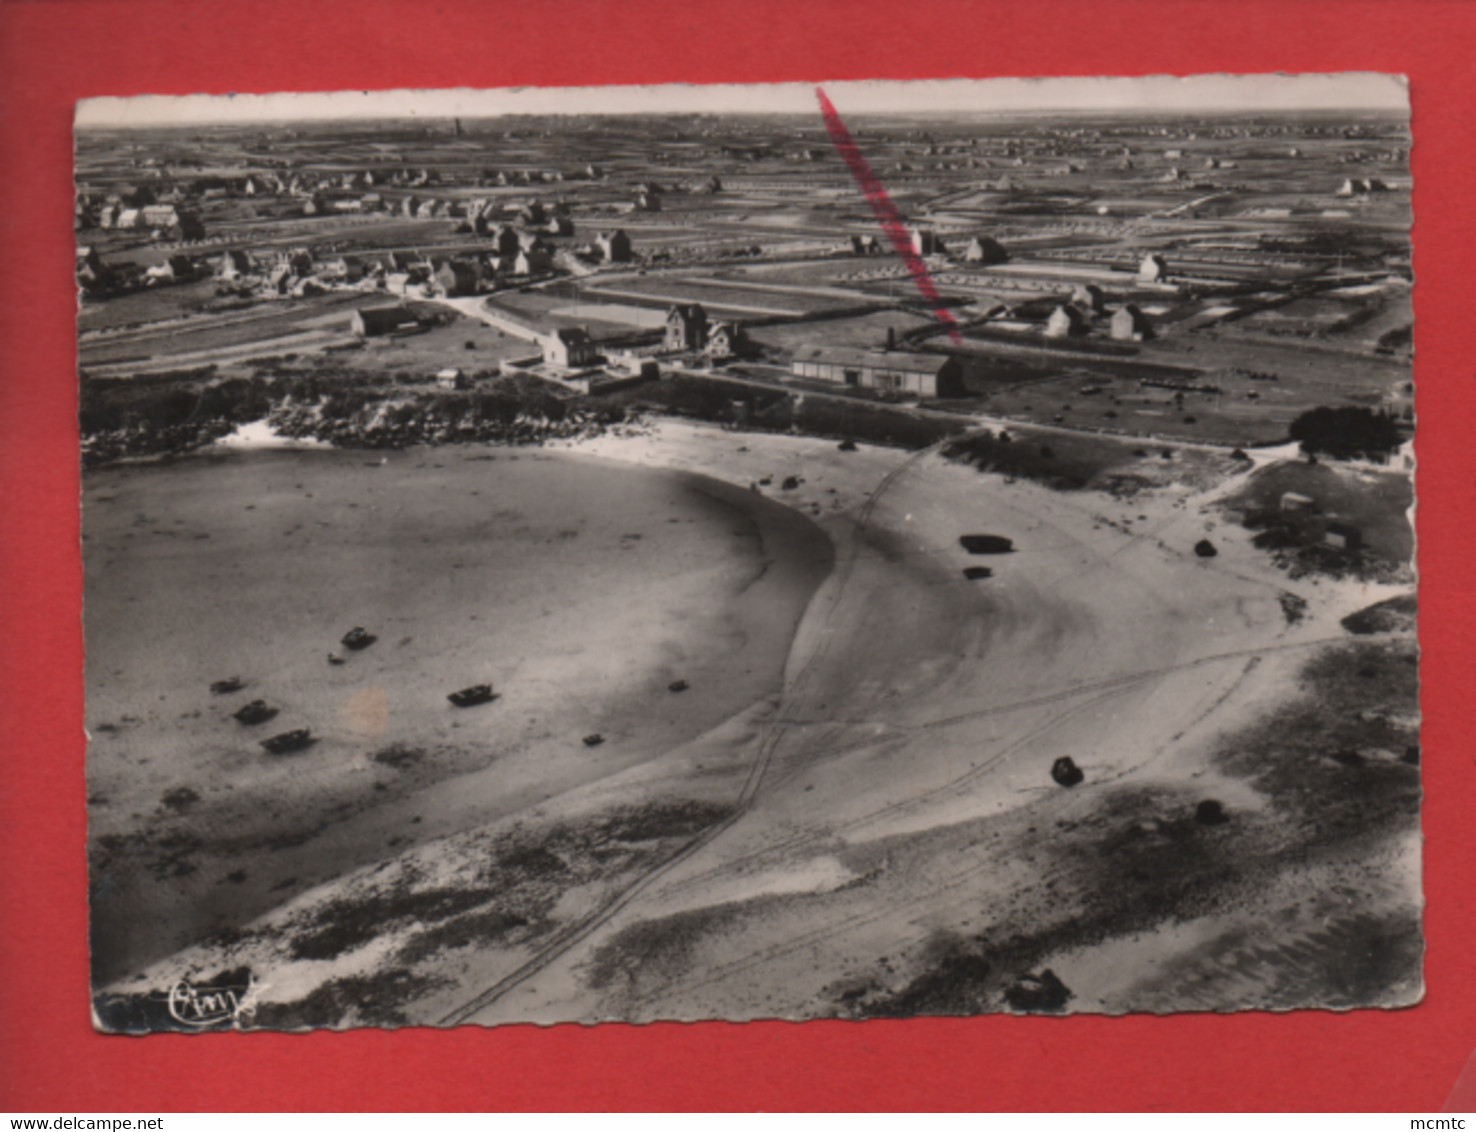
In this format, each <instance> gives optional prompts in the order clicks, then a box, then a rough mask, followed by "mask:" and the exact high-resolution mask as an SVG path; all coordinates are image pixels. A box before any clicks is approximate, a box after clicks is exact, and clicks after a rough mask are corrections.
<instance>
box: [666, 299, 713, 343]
mask: <svg viewBox="0 0 1476 1132" xmlns="http://www.w3.org/2000/svg"><path fill="white" fill-rule="evenodd" d="M705 345H707V312H706V311H705V310H703V309H702V304H701V303H683V304H682V305H681V306H675V307H672V308H671V309H670V310H669V311H667V312H666V350H667V352H668V353H678V352H680V351H682V350H700V349H702V347H704V346H705Z"/></svg>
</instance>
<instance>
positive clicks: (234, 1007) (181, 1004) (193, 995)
mask: <svg viewBox="0 0 1476 1132" xmlns="http://www.w3.org/2000/svg"><path fill="white" fill-rule="evenodd" d="M227 979H229V980H230V981H229V982H228V981H227ZM251 984H252V979H251V976H250V974H249V973H248V974H247V975H246V979H245V982H244V984H242V983H241V982H240V981H238V980H237V979H235V978H231V977H230V976H225V977H222V978H218V979H215V980H213V981H212V982H209V983H202V984H200V985H199V986H196V985H194V984H193V983H191V982H189V980H187V979H181V980H180V981H179V982H177V983H175V984H174V986H172V987H170V988H169V999H168V1002H169V1016H170V1017H171V1018H173V1019H174V1020H175V1021H176V1022H179V1023H180V1024H181V1025H184V1026H188V1027H190V1028H191V1029H196V1030H203V1029H205V1028H207V1027H209V1026H219V1025H221V1024H222V1023H226V1022H234V1021H235V1020H236V1019H238V1018H240V1017H241V1016H242V1015H243V1014H248V1013H250V1009H251V1008H250V1007H249V1006H248V1005H247V1003H246V1000H247V997H248V996H249V995H250V992H251Z"/></svg>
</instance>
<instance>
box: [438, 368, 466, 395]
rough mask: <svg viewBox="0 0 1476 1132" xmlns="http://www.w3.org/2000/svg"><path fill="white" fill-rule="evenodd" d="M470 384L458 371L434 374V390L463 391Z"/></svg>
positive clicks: (451, 370)
mask: <svg viewBox="0 0 1476 1132" xmlns="http://www.w3.org/2000/svg"><path fill="white" fill-rule="evenodd" d="M469 385H471V382H470V381H468V380H467V377H466V375H465V374H464V373H462V372H461V371H460V370H459V369H443V370H441V371H440V372H439V373H437V374H436V388H437V389H445V390H447V391H450V390H453V389H465V388H467V387H468V386H469Z"/></svg>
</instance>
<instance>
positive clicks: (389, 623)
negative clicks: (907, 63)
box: [63, 73, 1424, 1033]
mask: <svg viewBox="0 0 1476 1132" xmlns="http://www.w3.org/2000/svg"><path fill="white" fill-rule="evenodd" d="M1411 144H1412V141H1411V122H1410V109H1409V94H1408V87H1407V84H1406V82H1405V81H1404V79H1403V78H1402V77H1400V76H1398V75H1384V74H1372V73H1346V74H1324V75H1285V74H1262V75H1200V76H1191V77H1187V78H1185V77H1171V76H1162V77H1148V78H1142V77H1138V78H1111V77H1103V78H1041V79H1033V80H1024V79H970V80H947V81H943V80H938V81H931V80H930V81H912V82H891V81H887V82H883V81H877V82H835V83H827V82H823V81H821V82H817V83H809V84H802V83H794V84H782V85H753V86H723V85H712V86H643V87H642V86H632V87H609V88H595V87H591V88H542V89H536V88H520V89H506V90H471V89H461V90H425V91H409V90H404V91H378V92H335V93H323V94H280V95H240V96H220V95H209V96H207V95H199V96H139V97H130V98H93V99H88V100H85V101H83V102H81V103H79V104H78V105H77V114H76V120H75V190H76V224H75V227H76V244H77V249H76V272H77V276H76V277H77V289H78V316H77V361H78V382H79V413H80V435H81V452H80V458H81V463H82V479H81V487H82V499H81V515H82V520H81V531H82V558H83V566H84V570H85V581H84V610H83V629H84V635H85V650H86V660H85V724H86V730H87V761H86V789H87V799H86V801H87V856H88V869H89V880H90V886H89V913H90V924H91V931H90V953H91V978H92V988H91V992H92V1004H93V1023H94V1025H95V1026H96V1027H97V1028H98V1029H100V1030H103V1031H107V1032H112V1033H146V1032H156V1031H186V1032H202V1033H203V1032H212V1031H220V1030H232V1029H236V1030H285V1031H297V1030H309V1029H319V1028H332V1029H348V1028H356V1027H388V1028H394V1027H402V1026H431V1027H446V1026H456V1025H467V1024H469V1025H477V1026H497V1025H504V1024H512V1023H534V1024H540V1025H547V1024H554V1023H567V1022H575V1023H600V1022H628V1023H648V1022H659V1021H698V1020H726V1021H734V1022H738V1021H749V1020H756V1019H785V1020H792V1021H805V1020H812V1019H845V1020H864V1019H876V1018H910V1017H917V1016H941V1015H953V1016H960V1015H981V1014H1000V1013H1012V1014H1022V1015H1041V1014H1045V1015H1069V1014H1082V1013H1085V1014H1107V1015H1122V1014H1174V1013H1181V1012H1230V1011H1246V1010H1269V1011H1291V1010H1334V1011H1345V1010H1354V1009H1360V1008H1381V1009H1390V1008H1398V1007H1406V1006H1412V1005H1414V1004H1416V1003H1417V1002H1419V1001H1420V999H1421V996H1422V994H1423V978H1422V963H1423V951H1424V944H1423V935H1422V927H1421V917H1422V911H1423V896H1422V889H1421V875H1420V855H1421V833H1420V800H1421V789H1420V766H1419V762H1420V737H1419V706H1418V686H1419V685H1418V650H1417V644H1416V636H1415V613H1416V574H1415V537H1414V515H1415V501H1414V455H1413V438H1414V427H1415V426H1414V413H1413V405H1414V400H1413V385H1412V350H1413V314H1412V300H1411V295H1412V288H1413V285H1414V280H1413V275H1412V271H1411V245H1410V231H1411V209H1410V190H1411V179H1410V173H1409V151H1410V146H1411ZM63 254H64V252H63Z"/></svg>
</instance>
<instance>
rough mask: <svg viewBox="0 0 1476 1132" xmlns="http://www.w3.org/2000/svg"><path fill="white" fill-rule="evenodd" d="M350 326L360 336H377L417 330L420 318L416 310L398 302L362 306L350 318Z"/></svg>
mask: <svg viewBox="0 0 1476 1132" xmlns="http://www.w3.org/2000/svg"><path fill="white" fill-rule="evenodd" d="M349 327H350V328H351V329H352V330H353V332H354V333H355V334H357V335H358V336H359V337H360V338H375V337H378V336H380V335H384V334H398V333H402V332H404V331H407V330H417V329H419V327H420V320H419V319H418V318H416V317H415V312H414V311H411V310H410V309H408V308H406V307H402V306H399V305H398V304H395V305H392V306H384V307H360V308H359V309H358V310H356V311H354V313H353V317H352V318H351V319H350V320H349Z"/></svg>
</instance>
